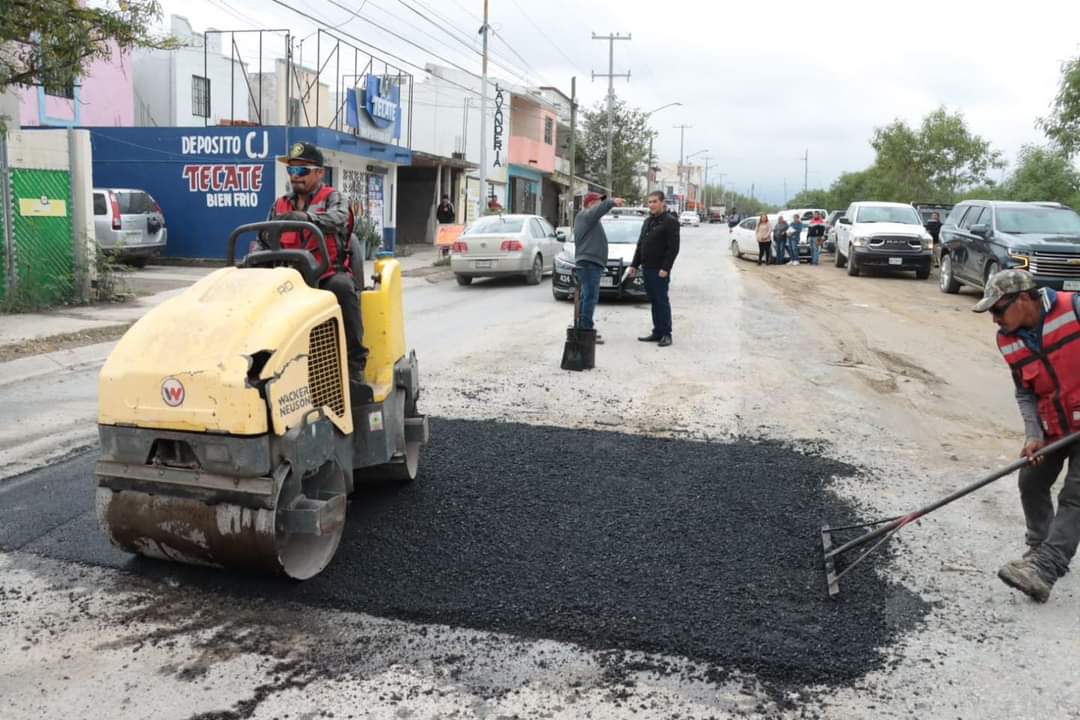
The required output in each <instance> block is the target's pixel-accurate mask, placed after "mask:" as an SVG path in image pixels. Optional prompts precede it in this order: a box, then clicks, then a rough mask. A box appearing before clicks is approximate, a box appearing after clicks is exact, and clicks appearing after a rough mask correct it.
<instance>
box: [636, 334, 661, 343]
mask: <svg viewBox="0 0 1080 720" xmlns="http://www.w3.org/2000/svg"><path fill="white" fill-rule="evenodd" d="M660 337H661V336H660V335H657V334H656V333H649V334H648V335H646V336H645V337H639V338H638V340H640V341H641V342H660Z"/></svg>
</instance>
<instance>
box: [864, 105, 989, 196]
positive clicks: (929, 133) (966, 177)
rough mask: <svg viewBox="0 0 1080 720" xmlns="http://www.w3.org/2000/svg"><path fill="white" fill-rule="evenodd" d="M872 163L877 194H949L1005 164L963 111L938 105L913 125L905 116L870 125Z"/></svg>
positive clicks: (985, 178)
mask: <svg viewBox="0 0 1080 720" xmlns="http://www.w3.org/2000/svg"><path fill="white" fill-rule="evenodd" d="M870 145H871V146H872V147H873V148H874V150H875V152H876V153H877V158H876V159H875V161H874V165H873V167H872V168H871V170H872V171H873V173H874V175H875V178H874V180H875V184H876V188H875V189H876V190H877V192H878V193H879V194H880V195H879V197H877V198H876V199H878V200H892V201H895V202H911V201H912V200H919V199H924V198H925V199H935V200H945V201H949V200H953V199H955V198H956V196H957V194H958V193H959V192H960V191H961V190H962V189H963V188H966V187H971V186H973V185H978V184H982V183H987V182H989V181H990V177H989V173H990V171H991V170H994V169H997V168H1001V167H1004V161H1003V160H1002V159H1001V153H1000V152H998V151H997V150H993V149H991V147H990V143H989V141H987V140H984V139H983V138H982V137H980V136H978V135H976V134H974V133H972V132H971V130H969V129H968V127H967V123H965V122H964V116H963V115H962V114H961V113H952V114H950V113H949V112H948V111H947V110H946V109H945V108H944V107H940V108H938V109H937V110H935V111H933V112H932V113H930V114H929V115H927V116H926V117H925V118H923V121H922V125H920V127H919V129H918V130H914V129H912V128H911V127H909V126H908V125H907V123H905V122H904V121H903V120H894V121H893V122H892V123H891V124H889V125H887V126H885V127H883V128H877V129H876V130H874V137H873V139H872V140H871V141H870Z"/></svg>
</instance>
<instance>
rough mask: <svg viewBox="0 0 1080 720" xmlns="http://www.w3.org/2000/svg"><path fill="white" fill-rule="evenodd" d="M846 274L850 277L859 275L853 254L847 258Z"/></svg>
mask: <svg viewBox="0 0 1080 720" xmlns="http://www.w3.org/2000/svg"><path fill="white" fill-rule="evenodd" d="M847 274H848V275H850V276H851V277H859V266H858V265H857V264H855V256H854V255H852V256H851V257H849V258H848V259H847Z"/></svg>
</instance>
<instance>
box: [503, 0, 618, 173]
mask: <svg viewBox="0 0 1080 720" xmlns="http://www.w3.org/2000/svg"><path fill="white" fill-rule="evenodd" d="M484 2H485V3H487V0H484ZM630 38H631V33H627V34H626V35H623V34H621V33H613V34H608V35H597V34H596V33H593V34H592V39H593V40H607V41H608V71H607V72H606V73H598V72H596V71H595V70H594V71H593V74H592V79H593V80H594V81H595V80H596V78H598V77H606V78H607V79H608V91H607V92H608V95H607V185H608V192H609V193H612V194H614V193H615V181H614V178H613V177H612V174H611V146H612V143H613V142H614V139H615V78H617V77H624V78H626V82H630V71H629V70H627V71H626V72H625V73H616V72H615V41H616V40H629V39H630Z"/></svg>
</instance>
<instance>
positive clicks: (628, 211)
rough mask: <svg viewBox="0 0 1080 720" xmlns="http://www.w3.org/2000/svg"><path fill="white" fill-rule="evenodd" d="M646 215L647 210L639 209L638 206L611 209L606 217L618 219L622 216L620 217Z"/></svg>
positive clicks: (644, 208) (645, 208)
mask: <svg viewBox="0 0 1080 720" xmlns="http://www.w3.org/2000/svg"><path fill="white" fill-rule="evenodd" d="M648 214H649V208H647V207H641V206H638V207H626V206H623V207H616V208H611V210H609V211H608V215H611V216H614V217H619V216H622V215H631V216H636V217H645V216H646V215H648Z"/></svg>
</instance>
